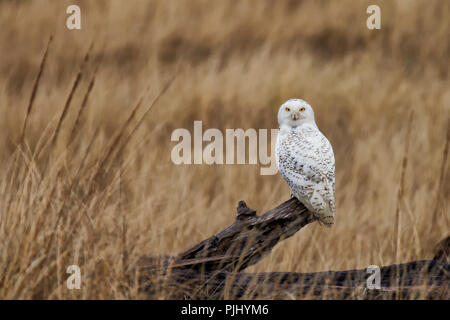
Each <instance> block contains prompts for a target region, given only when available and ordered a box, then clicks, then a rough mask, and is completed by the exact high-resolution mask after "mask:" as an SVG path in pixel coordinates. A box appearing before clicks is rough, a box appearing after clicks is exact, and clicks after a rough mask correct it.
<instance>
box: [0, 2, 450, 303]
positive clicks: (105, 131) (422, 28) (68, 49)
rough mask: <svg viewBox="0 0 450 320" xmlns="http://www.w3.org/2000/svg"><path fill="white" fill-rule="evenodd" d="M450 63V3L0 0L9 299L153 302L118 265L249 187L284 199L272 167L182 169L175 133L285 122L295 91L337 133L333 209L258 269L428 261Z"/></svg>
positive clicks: (217, 213) (229, 215)
mask: <svg viewBox="0 0 450 320" xmlns="http://www.w3.org/2000/svg"><path fill="white" fill-rule="evenodd" d="M372 2H376V3H377V4H379V5H380V7H381V17H382V18H381V30H368V29H367V28H366V19H367V17H368V14H366V8H367V6H368V5H369V4H372ZM73 3H77V4H79V5H80V7H81V17H82V29H81V30H72V31H71V30H68V29H67V28H66V26H65V23H66V18H67V17H68V15H67V14H66V7H67V6H68V5H70V4H73ZM50 35H53V40H52V41H51V43H50V46H49V49H48V54H47V57H46V60H45V64H44V66H43V68H42V72H41V75H40V77H39V81H38V84H37V88H36V94H35V96H34V98H33V99H31V98H30V97H31V96H32V92H33V86H34V84H35V83H36V79H37V77H38V74H39V72H40V65H41V61H42V58H43V56H44V53H45V50H46V47H47V43H48V40H49V37H50ZM91 46H92V49H91V50H90V49H89V48H90V47H91ZM89 50H90V54H89V56H88V59H87V60H86V61H85V62H83V61H84V60H85V55H86V53H87V52H88V51H89ZM449 61H450V2H449V1H445V0H442V1H438V0H433V1H429V0H414V1H410V0H398V1H353V0H345V1H331V0H330V1H313V0H311V1H308V0H304V1H256V0H249V1H207V0H189V1H144V0H132V1H122V0H111V1H109V0H108V1H107V0H99V1H66V0H65V1H50V0H39V1H38V0H30V1H25V0H24V1H8V0H2V1H0V298H1V299H140V298H145V296H144V295H143V294H141V293H139V292H137V290H136V289H134V288H128V287H127V284H126V282H125V281H124V275H125V274H126V273H127V272H128V271H129V269H130V268H131V267H132V266H133V263H134V262H135V261H136V259H137V258H138V257H140V256H142V255H146V256H157V255H163V254H176V253H179V252H182V251H184V250H186V249H188V248H189V247H191V246H192V245H194V244H195V243H197V242H199V241H200V240H202V239H204V238H206V237H208V236H210V235H212V234H214V233H216V232H218V231H220V230H221V229H223V228H224V227H226V226H227V225H229V224H231V223H232V222H233V221H234V219H235V210H236V205H237V202H238V201H239V200H241V199H242V200H245V201H246V202H247V204H248V205H249V206H250V207H252V208H255V209H257V210H258V212H259V213H262V212H264V211H266V210H268V209H271V208H273V207H275V206H276V205H278V204H279V203H281V202H283V201H285V200H286V199H288V198H289V197H290V191H289V188H288V186H287V184H286V182H285V181H284V180H283V179H282V178H281V176H280V175H279V174H276V175H272V176H263V175H260V165H178V166H177V165H175V164H174V163H173V162H172V161H171V158H170V155H171V151H172V148H173V147H174V145H176V143H175V142H171V141H170V137H171V133H172V131H173V130H174V129H176V128H187V129H189V130H190V131H192V130H193V121H194V120H202V121H203V130H206V129H207V128H218V129H220V130H223V131H224V130H225V129H226V128H243V129H248V128H255V129H260V128H268V129H270V128H277V127H278V124H277V118H276V114H277V111H278V108H279V106H280V105H281V104H282V103H283V102H284V101H286V100H287V99H289V98H293V97H298V98H303V99H305V100H306V101H308V102H309V103H310V104H311V105H312V106H313V108H314V109H315V113H316V119H317V122H318V126H319V128H320V129H321V131H322V132H323V133H324V134H325V135H326V136H327V137H328V139H329V140H330V142H331V143H332V145H333V148H334V152H335V157H336V222H335V225H334V226H333V227H332V228H331V229H328V228H324V227H321V226H320V225H319V224H318V223H313V224H312V225H310V226H307V227H306V228H305V229H303V230H301V231H300V232H298V233H297V234H296V235H295V236H293V237H291V238H289V239H287V240H285V241H283V242H281V243H280V244H279V245H278V246H277V247H276V249H275V250H274V251H273V252H272V253H271V254H270V255H268V256H267V257H265V258H264V259H263V260H261V261H260V262H259V263H258V264H256V265H255V266H252V267H250V268H249V269H248V270H246V271H248V272H262V271H264V272H271V271H295V272H316V271H327V270H345V269H356V268H366V267H367V266H368V265H374V264H375V265H380V266H381V265H388V264H393V263H400V262H406V261H410V260H420V259H430V258H432V256H433V249H434V247H435V246H436V244H437V243H438V242H439V241H440V240H441V239H443V238H444V237H446V236H448V235H449V231H450V211H449V202H448V195H449V194H450V170H449V164H448V162H449V160H448V157H447V158H446V157H445V152H444V150H445V145H446V143H448V130H449V123H450V122H449V119H450V81H449V79H450V78H449V77H450V74H449V65H450V63H449ZM77 75H80V77H79V78H78V82H77V83H76V85H75V86H74V83H75V81H76V80H77ZM174 77H175V78H174ZM173 78H174V80H173V82H172V83H171V85H170V86H169V87H168V89H167V90H166V91H165V92H164V93H163V94H162V95H161V96H160V97H159V99H158V100H157V101H156V103H154V104H153V101H154V99H155V98H156V97H158V94H159V93H160V92H161V91H162V90H164V88H165V87H166V86H167V84H168V83H169V82H170V81H171V79H173ZM72 91H73V92H72ZM30 99H31V100H32V103H31V104H30ZM139 101H141V103H140V104H138V102H139ZM136 106H137V107H136ZM148 110H149V111H148ZM147 111H148V112H147ZM411 112H413V113H414V117H413V120H412V122H411V123H410V120H409V119H410V114H411ZM408 125H410V126H411V130H410V134H409V135H407V131H408V130H407V128H408ZM408 141H409V150H407V153H405V149H406V148H405V146H406V144H407V143H408ZM446 141H447V142H446ZM405 160H406V161H405ZM404 164H405V165H404ZM402 172H403V182H401V181H402ZM399 188H401V190H402V192H399ZM72 264H76V265H79V266H80V268H81V272H82V285H81V289H80V290H68V289H67V288H66V279H67V277H68V276H69V275H68V274H67V273H66V268H67V266H69V265H72ZM124 288H125V289H124ZM165 297H166V293H165V292H164V291H161V292H159V293H158V294H157V295H156V296H153V297H152V298H158V299H164V298H165ZM231 298H232V297H231Z"/></svg>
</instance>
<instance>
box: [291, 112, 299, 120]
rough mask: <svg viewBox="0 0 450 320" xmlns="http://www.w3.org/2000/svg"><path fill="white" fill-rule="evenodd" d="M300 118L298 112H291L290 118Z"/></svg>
mask: <svg viewBox="0 0 450 320" xmlns="http://www.w3.org/2000/svg"><path fill="white" fill-rule="evenodd" d="M299 118H300V114H299V113H298V112H296V113H293V114H291V119H292V120H294V121H295V120H298V119H299Z"/></svg>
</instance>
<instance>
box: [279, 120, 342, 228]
mask: <svg viewBox="0 0 450 320" xmlns="http://www.w3.org/2000/svg"><path fill="white" fill-rule="evenodd" d="M276 159H277V165H278V170H279V171H280V174H281V175H282V177H283V178H284V179H285V180H286V182H287V183H288V185H289V187H290V189H291V191H292V193H293V194H294V196H295V197H296V198H297V199H299V200H300V201H301V202H302V203H303V204H304V205H305V206H306V207H307V208H308V209H309V210H310V211H311V212H313V213H314V214H315V215H316V216H317V217H318V218H319V220H321V221H322V222H323V223H324V224H326V225H331V224H332V223H333V215H334V183H335V177H334V166H335V164H334V154H333V149H332V147H331V144H330V142H329V141H328V139H327V138H326V137H325V136H324V135H323V134H322V133H321V132H320V131H319V129H318V128H317V127H316V126H315V125H314V126H313V125H302V126H299V127H297V128H289V129H287V128H283V129H281V130H280V133H279V135H278V139H277V146H276Z"/></svg>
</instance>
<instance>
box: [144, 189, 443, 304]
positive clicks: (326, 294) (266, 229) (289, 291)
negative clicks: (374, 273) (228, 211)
mask: <svg viewBox="0 0 450 320" xmlns="http://www.w3.org/2000/svg"><path fill="white" fill-rule="evenodd" d="M315 220H316V219H315V218H314V216H313V215H312V214H311V213H310V212H309V211H308V210H307V209H306V208H305V207H304V206H303V205H302V204H301V203H300V202H299V201H298V200H297V199H295V198H292V199H289V200H287V201H286V202H284V203H282V204H281V205H279V206H278V207H276V208H274V209H272V210H270V211H268V212H266V213H264V214H263V215H260V216H257V215H256V211H255V210H253V209H250V208H248V207H247V205H246V204H245V202H244V201H240V202H239V205H238V208H237V218H236V221H235V222H234V223H233V224H232V225H230V226H229V227H227V228H225V229H224V230H222V231H221V232H219V233H218V234H216V235H213V236H211V237H209V238H208V239H205V240H203V241H202V242H200V243H198V244H197V245H195V246H194V247H192V248H191V249H189V250H187V251H185V252H183V253H181V254H179V255H177V256H175V257H160V258H146V259H143V260H141V263H140V266H139V267H138V268H137V271H138V272H139V277H138V278H139V282H140V285H141V286H142V287H143V288H144V289H145V291H147V293H149V294H151V292H161V291H164V292H166V294H167V297H169V298H191V299H202V298H203V299H206V298H209V299H213V298H239V297H245V298H259V299H261V298H266V299H267V298H315V297H321V298H337V299H343V298H353V299H355V298H357V299H387V298H403V299H407V298H422V299H423V298H438V299H446V298H450V296H449V283H450V276H449V273H450V265H449V264H448V263H445V261H444V262H442V261H441V262H438V261H412V262H409V263H406V264H401V265H391V266H385V267H382V268H381V286H382V287H381V289H379V290H377V289H374V290H367V288H366V280H367V277H368V276H369V274H367V272H366V270H365V269H364V270H347V271H329V272H318V273H303V274H302V273H292V272H274V273H259V274H248V273H240V271H242V270H244V269H245V268H247V267H248V266H250V265H252V264H255V263H256V262H258V261H259V260H260V259H261V258H262V257H264V256H265V255H266V254H268V253H269V252H270V251H271V250H272V249H273V248H274V246H275V245H276V244H277V243H278V242H280V241H282V240H284V239H286V238H288V237H291V236H292V235H294V234H295V233H296V232H297V231H298V230H300V229H301V228H302V227H304V226H306V225H307V224H309V223H311V222H313V221H315Z"/></svg>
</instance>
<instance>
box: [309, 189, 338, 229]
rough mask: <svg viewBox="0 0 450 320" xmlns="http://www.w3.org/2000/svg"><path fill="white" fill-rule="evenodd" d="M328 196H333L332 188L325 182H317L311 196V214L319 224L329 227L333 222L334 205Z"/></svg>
mask: <svg viewBox="0 0 450 320" xmlns="http://www.w3.org/2000/svg"><path fill="white" fill-rule="evenodd" d="M330 197H334V194H333V190H332V189H330V188H329V187H328V186H326V185H325V184H318V185H317V186H316V187H315V188H314V191H313V194H312V197H311V206H312V207H313V214H314V216H315V217H316V218H317V219H318V220H319V223H320V224H321V225H324V226H326V227H331V226H332V225H333V224H334V206H333V202H334V201H332V200H331V199H329V198H330Z"/></svg>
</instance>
